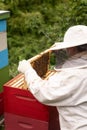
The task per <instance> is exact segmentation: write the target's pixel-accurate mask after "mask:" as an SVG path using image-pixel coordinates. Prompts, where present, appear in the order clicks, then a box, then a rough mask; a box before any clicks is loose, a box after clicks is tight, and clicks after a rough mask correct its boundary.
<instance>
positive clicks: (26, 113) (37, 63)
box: [4, 51, 60, 130]
mask: <svg viewBox="0 0 87 130" xmlns="http://www.w3.org/2000/svg"><path fill="white" fill-rule="evenodd" d="M29 61H30V62H31V64H32V66H33V68H34V69H35V70H36V71H37V73H38V75H39V76H40V77H42V78H47V77H48V75H50V74H51V73H53V72H51V71H49V63H50V52H48V51H44V52H42V53H40V54H39V55H37V56H35V57H33V58H31V59H29ZM4 110H5V114H4V115H5V126H6V130H11V129H12V130H15V129H16V130H21V129H22V128H21V127H24V129H23V130H26V127H27V128H29V127H30V125H29V124H31V125H32V128H31V130H39V129H40V126H43V128H42V127H41V129H42V130H48V129H49V130H54V129H55V130H60V128H59V121H58V113H57V111H56V108H55V107H54V108H52V107H49V106H46V105H43V104H41V103H40V102H38V101H37V100H36V99H35V98H34V96H33V95H32V94H31V93H30V92H29V90H27V85H26V82H25V80H24V75H23V74H21V73H20V74H18V75H17V76H16V77H14V78H13V79H11V80H10V81H9V82H7V83H6V84H4ZM52 114H53V116H52ZM50 118H51V119H50ZM9 119H11V120H13V122H14V124H16V125H15V127H14V125H13V124H12V125H11V127H10V120H9ZM52 120H53V121H52ZM19 122H20V123H19ZM33 122H34V124H33ZM35 122H37V124H38V125H37V128H35V126H36V125H35V124H36V123H35ZM52 122H56V123H54V124H53V123H52ZM20 124H21V126H20ZM24 124H26V125H24ZM12 126H13V128H12ZM10 128H11V129H10Z"/></svg>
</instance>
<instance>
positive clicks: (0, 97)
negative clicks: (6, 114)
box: [0, 92, 4, 115]
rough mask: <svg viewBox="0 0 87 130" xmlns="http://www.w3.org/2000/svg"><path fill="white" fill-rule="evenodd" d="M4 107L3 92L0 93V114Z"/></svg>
mask: <svg viewBox="0 0 87 130" xmlns="http://www.w3.org/2000/svg"><path fill="white" fill-rule="evenodd" d="M3 111H4V107H3V92H2V93H0V115H2V114H3Z"/></svg>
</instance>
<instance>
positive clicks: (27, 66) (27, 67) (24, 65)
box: [18, 60, 33, 73]
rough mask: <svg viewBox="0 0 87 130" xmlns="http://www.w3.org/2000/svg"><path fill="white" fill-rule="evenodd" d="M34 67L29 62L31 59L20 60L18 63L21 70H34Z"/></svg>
mask: <svg viewBox="0 0 87 130" xmlns="http://www.w3.org/2000/svg"><path fill="white" fill-rule="evenodd" d="M32 69H33V68H32V66H31V64H30V63H29V61H27V60H23V61H20V62H19V65H18V71H19V72H22V73H25V72H26V71H27V70H32Z"/></svg>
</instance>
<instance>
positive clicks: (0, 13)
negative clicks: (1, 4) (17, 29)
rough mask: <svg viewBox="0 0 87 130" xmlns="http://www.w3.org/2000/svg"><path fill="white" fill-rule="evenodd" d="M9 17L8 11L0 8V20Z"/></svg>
mask: <svg viewBox="0 0 87 130" xmlns="http://www.w3.org/2000/svg"><path fill="white" fill-rule="evenodd" d="M9 17H10V11H5V10H0V20H1V19H7V18H9Z"/></svg>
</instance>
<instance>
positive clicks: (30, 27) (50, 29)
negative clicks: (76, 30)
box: [0, 0, 87, 78]
mask: <svg viewBox="0 0 87 130" xmlns="http://www.w3.org/2000/svg"><path fill="white" fill-rule="evenodd" d="M0 10H9V11H10V18H9V19H8V20H7V22H8V23H7V24H8V26H7V27H8V28H7V40H8V41H7V42H8V50H9V75H10V78H12V77H15V76H16V75H17V73H18V72H17V66H18V62H19V61H20V60H22V59H29V58H31V57H33V56H34V55H36V54H38V53H40V52H42V51H43V50H45V49H47V48H49V47H50V46H51V45H53V44H54V43H55V42H57V41H62V40H63V36H64V33H65V31H66V30H67V29H68V28H69V27H70V26H73V25H77V24H83V25H87V0H0ZM52 63H53V61H52Z"/></svg>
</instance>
